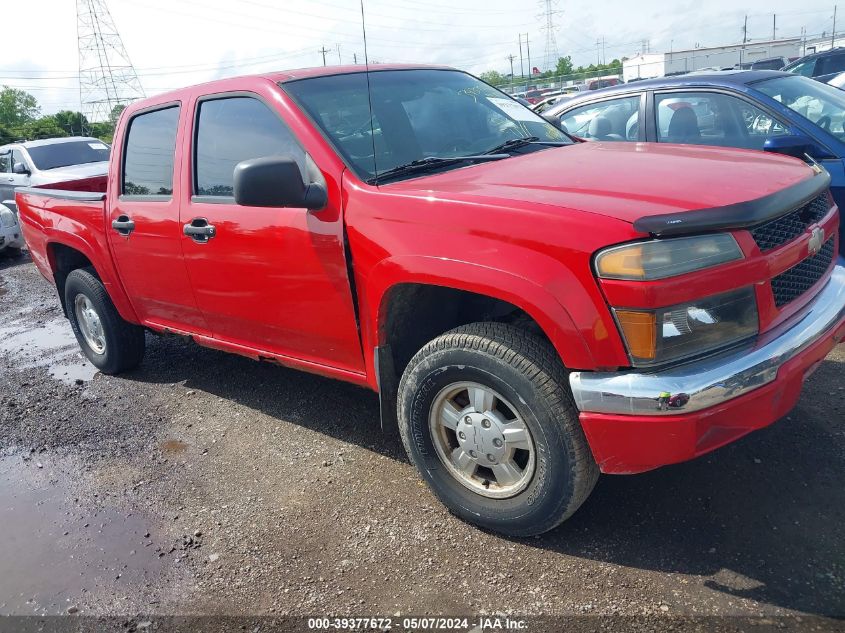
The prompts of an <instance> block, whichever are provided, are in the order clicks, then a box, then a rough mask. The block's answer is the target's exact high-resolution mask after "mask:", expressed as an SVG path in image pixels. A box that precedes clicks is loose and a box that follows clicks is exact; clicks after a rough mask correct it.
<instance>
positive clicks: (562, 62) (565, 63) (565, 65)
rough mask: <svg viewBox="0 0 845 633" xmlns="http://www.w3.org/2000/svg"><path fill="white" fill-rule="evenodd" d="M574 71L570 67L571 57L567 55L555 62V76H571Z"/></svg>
mask: <svg viewBox="0 0 845 633" xmlns="http://www.w3.org/2000/svg"><path fill="white" fill-rule="evenodd" d="M573 70H574V68H573V66H572V57H570V56H569V55H567V56H566V57H561V58H560V59H558V60H557V68H556V69H555V74H557V75H571V74H572V71H573Z"/></svg>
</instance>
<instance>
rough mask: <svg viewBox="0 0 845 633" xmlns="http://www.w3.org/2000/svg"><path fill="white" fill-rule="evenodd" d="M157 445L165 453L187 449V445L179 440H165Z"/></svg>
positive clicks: (174, 452) (182, 451)
mask: <svg viewBox="0 0 845 633" xmlns="http://www.w3.org/2000/svg"><path fill="white" fill-rule="evenodd" d="M158 447H159V448H160V449H161V450H162V451H164V452H165V453H172V454H176V453H184V452H185V451H186V450H188V445H187V444H185V442H183V441H181V440H165V441H164V442H162V443H161V444H159V445H158Z"/></svg>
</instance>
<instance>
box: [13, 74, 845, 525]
mask: <svg viewBox="0 0 845 633" xmlns="http://www.w3.org/2000/svg"><path fill="white" fill-rule="evenodd" d="M819 86H821V84H819ZM831 90H832V89H831ZM374 115H375V116H374ZM597 150H598V151H597ZM108 182H109V187H108V190H107V191H106V192H105V193H96V192H91V193H88V192H80V191H65V190H62V189H52V190H51V189H36V188H29V189H21V190H18V192H17V194H16V196H17V199H18V202H19V204H20V208H21V225H22V227H23V230H24V235H25V237H26V240H27V244H28V245H29V247H30V250H31V252H32V258H33V261H34V262H35V264H36V266H37V267H38V270H39V271H40V272H41V273H42V274H43V275H44V276H45V277H46V278H47V279H48V280H49V281H50V282H51V283H53V284H54V285H55V286H56V287H57V290H58V298H59V300H60V301H61V305H62V307H63V308H64V310H65V314H66V315H67V317H68V318H69V320H70V323H71V326H72V328H73V331H74V333H75V335H76V338H77V341H78V342H79V344H80V346H81V348H82V350H83V351H84V353H85V354H86V356H87V357H88V358H89V359H90V360H91V362H92V363H93V364H94V365H95V366H96V367H97V368H99V369H100V371H102V372H103V373H106V374H115V373H119V372H121V371H125V370H128V369H131V368H133V367H135V366H137V365H138V364H139V363H140V362H141V360H142V357H143V354H144V346H145V341H146V338H145V331H146V330H147V329H149V330H152V331H155V332H160V333H177V334H181V335H184V336H186V337H190V338H191V339H192V340H194V341H196V342H198V343H200V344H203V345H207V346H210V347H213V348H215V349H219V350H225V351H228V352H233V353H238V354H242V355H245V356H248V357H251V358H254V359H256V360H262V359H263V360H268V361H272V362H275V363H280V364H284V365H288V366H292V367H297V368H300V369H305V370H307V371H311V372H316V373H319V374H323V375H327V376H331V377H334V378H339V379H342V380H346V381H350V382H352V383H355V384H357V385H360V386H364V387H369V388H370V389H372V390H374V391H377V392H378V393H379V394H380V402H381V411H382V424H383V426H384V428H386V429H396V428H397V425H398V431H399V433H400V435H401V437H402V440H403V444H404V446H405V449H406V451H407V453H408V456H409V459H410V461H411V462H412V463H413V464H414V465H415V466H416V467H417V468H418V470H419V473H420V476H421V477H422V478H423V479H424V480H425V481H426V483H427V484H428V485H429V486H430V488H431V489H432V491H433V492H434V494H435V495H436V496H437V497H438V498H439V499H440V500H441V501H442V502H443V503H444V504H445V505H446V506H447V507H448V508H449V509H450V510H451V511H452V512H454V513H455V514H457V515H458V516H460V517H462V518H463V519H465V520H467V521H471V522H474V523H477V524H479V525H481V526H483V527H485V528H487V529H492V530H497V531H500V532H503V533H505V534H509V535H513V536H528V535H532V534H539V533H542V532H545V531H547V530H550V529H552V528H553V527H555V526H556V525H558V524H559V523H561V522H562V521H564V520H565V519H566V518H568V517H569V516H570V515H572V514H573V513H574V512H575V511H576V510H577V508H578V507H579V506H580V505H581V503H582V502H583V501H584V500H585V499H586V498H587V497H588V495H589V494H590V492H591V491H592V489H593V486H594V485H595V483H596V480H597V478H598V475H599V472H600V471H603V472H607V473H618V474H623V473H627V474H630V473H636V472H643V471H646V470H650V469H652V468H657V467H659V466H661V465H664V464H669V463H676V462H680V461H684V460H687V459H692V458H695V457H698V456H700V455H702V454H704V453H707V452H709V451H712V450H715V449H717V448H719V447H721V446H723V445H725V444H727V443H729V442H731V441H732V440H735V439H738V438H740V437H742V436H743V435H745V434H747V433H750V432H752V431H754V430H756V429H759V428H762V427H764V426H767V425H769V424H771V423H773V422H774V421H775V420H777V419H778V418H780V417H782V416H784V415H786V413H787V412H788V411H789V410H790V409H791V408H792V407H793V406H794V405H795V403H796V402H797V400H798V397H799V394H800V391H801V385H802V384H803V382H804V380H805V378H806V377H807V375H808V374H809V373H810V370H811V369H812V368H814V367H816V366H817V365H818V364H819V363H820V362H821V361H822V359H824V358H825V356H826V355H827V354H828V352H829V351H830V350H831V349H832V348H833V346H834V345H836V344H837V343H838V342H839V341H841V340H842V339H843V337H845V265H839V264H837V263H836V262H835V260H834V251H835V247H836V235H835V233H834V232H833V227H835V226H836V223H837V222H838V221H839V212H838V209H837V208H836V206H835V205H834V204H833V202H832V201H831V199H830V196H829V193H828V186H829V183H830V178H829V176H828V175H827V174H826V173H825V172H824V171H822V170H816V169H813V168H812V167H810V166H808V165H806V164H804V163H802V162H800V161H798V160H795V159H792V158H787V157H784V156H773V155H769V156H765V155H759V156H758V155H755V156H750V155H749V153H748V152H742V151H737V150H735V149H730V148H714V147H710V148H701V147H699V148H694V149H691V148H689V147H679V146H669V145H667V146H661V145H653V146H650V147H649V148H647V151H640V148H637V147H634V146H632V145H626V144H624V143H615V144H608V145H606V146H604V147H602V148H597V147H596V145H594V144H591V143H582V142H573V141H572V140H571V139H569V138H567V137H566V136H565V135H564V134H562V133H561V132H560V131H559V130H558V129H556V128H555V127H554V126H552V125H550V124H549V123H548V122H547V121H545V120H543V118H542V117H540V116H538V115H536V114H535V113H533V112H531V111H530V110H528V109H527V108H524V107H521V106H519V105H518V104H516V103H514V102H513V100H512V99H510V98H509V97H508V96H506V95H504V94H503V93H501V92H500V91H498V90H496V89H495V88H492V87H490V86H489V85H487V84H485V83H484V82H482V81H480V80H478V79H476V78H474V77H472V76H470V75H468V74H466V73H464V72H461V71H457V70H451V69H445V68H442V67H439V68H428V67H415V66H391V65H387V64H384V65H379V66H378V68H377V69H374V70H372V71H370V72H364V69H363V68H362V67H361V66H346V67H337V68H332V67H319V68H311V69H304V70H297V71H290V72H279V73H272V74H265V75H255V76H251V77H237V78H231V79H224V80H219V81H216V82H212V83H207V84H203V85H200V86H194V87H191V88H185V89H183V90H178V91H175V92H171V93H167V94H161V95H157V96H155V97H151V98H148V99H145V100H143V101H138V102H135V103H133V104H131V105H129V106H128V107H127V108H126V110H125V111H124V113H123V115H122V116H121V119H120V122H119V124H118V127H117V130H116V131H115V151H114V155H113V156H112V158H111V161H110V172H109V178H108ZM799 202H800V203H801V204H804V205H805V207H807V208H808V209H809V212H811V214H810V213H808V214H805V213H804V208H802V209H801V210H800V211H796V206H797V205H798V203H799ZM759 222H765V223H766V224H765V226H767V227H768V228H767V229H766V230H765V231H762V232H760V231H756V232H755V229H754V227H755V226H756V225H757V224H758V223H759ZM784 223H785V224H786V227H787V228H788V229H789V230H788V231H785V230H784ZM796 227H798V228H797V231H796V230H795V228H796ZM825 231H826V232H827V233H826V234H827V237H826V238H825V239H821V236H822V235H824V234H825V233H824V232H825ZM763 248H765V249H766V251H767V252H766V253H765V254H764V253H763V252H762V249H763ZM784 276H785V277H784ZM267 395H268V397H272V395H273V394H267ZM317 406H319V404H318V405H317ZM324 417H326V418H327V419H328V418H330V417H331V414H330V413H325V415H324ZM787 441H789V440H788V439H787ZM784 450H791V447H789V446H787V447H784ZM795 458H796V459H801V456H800V455H796V457H795ZM703 467H706V465H703ZM679 494H689V495H695V494H697V493H696V492H693V491H686V492H679ZM751 502H753V500H750V499H749V503H751Z"/></svg>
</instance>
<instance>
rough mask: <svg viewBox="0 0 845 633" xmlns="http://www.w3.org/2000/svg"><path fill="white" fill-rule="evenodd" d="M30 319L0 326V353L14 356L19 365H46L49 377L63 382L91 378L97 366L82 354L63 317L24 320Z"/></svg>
mask: <svg viewBox="0 0 845 633" xmlns="http://www.w3.org/2000/svg"><path fill="white" fill-rule="evenodd" d="M30 319H31V317H29V318H27V319H18V320H16V321H12V322H11V323H10V324H8V325H5V326H4V327H0V352H5V353H7V354H9V356H11V357H13V358H15V359H16V361H19V362H18V363H17V364H18V366H20V367H23V368H32V367H46V368H47V371H48V372H49V373H50V375H51V376H52V377H53V378H55V379H57V380H61V381H62V382H64V383H67V384H74V383H75V382H77V381H79V380H82V381H86V382H87V381H89V380H92V379H93V378H94V375H95V374H96V373H97V368H96V367H94V366H93V365H92V364H91V363H89V362H88V359H87V358H85V356H83V354H82V351H81V350H80V349H79V344H78V343H77V342H76V337H75V336H74V335H73V330H71V328H70V323H68V321H67V320H66V319H64V318H58V319H54V320H51V321H48V322H46V323H42V324H36V325H31V324H29V323H26V321H27V320H30Z"/></svg>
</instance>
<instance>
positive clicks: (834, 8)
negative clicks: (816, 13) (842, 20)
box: [830, 4, 836, 48]
mask: <svg viewBox="0 0 845 633" xmlns="http://www.w3.org/2000/svg"><path fill="white" fill-rule="evenodd" d="M835 40H836V5H835V4H834V5H833V33H831V34H830V47H831V48H833V43H834V41H835Z"/></svg>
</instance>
